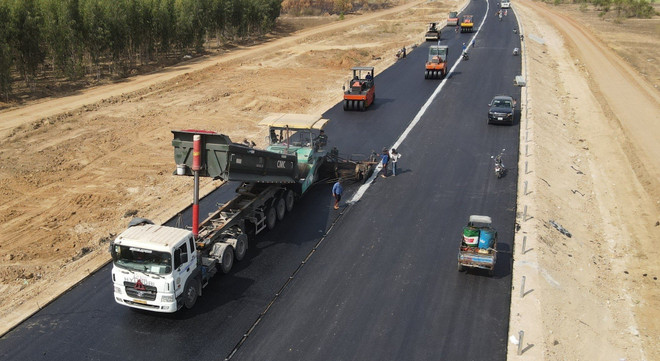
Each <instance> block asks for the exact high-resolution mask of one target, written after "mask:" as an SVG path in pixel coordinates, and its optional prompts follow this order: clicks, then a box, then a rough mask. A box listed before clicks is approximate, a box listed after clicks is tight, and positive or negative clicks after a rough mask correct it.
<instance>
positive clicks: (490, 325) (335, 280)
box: [0, 0, 520, 360]
mask: <svg viewBox="0 0 660 361" xmlns="http://www.w3.org/2000/svg"><path fill="white" fill-rule="evenodd" d="M495 11H496V8H495V2H491V6H490V10H489V18H488V20H487V21H486V22H485V25H484V27H483V28H482V31H481V32H480V33H479V35H478V37H477V39H476V48H475V49H471V50H470V55H471V57H470V60H468V61H463V62H461V63H460V64H459V66H458V67H456V69H455V72H454V73H452V74H450V77H449V78H448V79H447V81H446V84H445V85H444V88H443V90H442V92H440V93H439V95H438V97H437V98H436V100H435V101H434V102H433V103H432V104H431V105H430V106H429V107H428V110H427V111H426V113H425V115H424V116H423V117H422V118H421V120H420V122H419V123H418V124H417V126H416V127H415V128H414V129H413V130H412V131H411V132H410V134H409V135H408V137H407V138H406V139H405V140H404V141H403V143H402V144H401V146H400V147H399V151H400V153H401V154H402V155H403V156H402V158H401V160H400V174H399V175H397V176H396V177H389V178H387V179H383V178H380V177H379V178H377V179H376V181H375V182H374V184H373V185H372V186H371V188H370V189H369V190H368V191H367V192H366V193H365V195H364V197H362V199H361V200H360V201H359V202H358V203H356V204H353V205H350V206H348V205H345V204H344V205H343V207H342V209H340V211H334V210H332V207H331V205H332V200H331V197H330V184H319V185H317V186H315V187H314V188H312V190H311V191H310V192H309V193H308V194H306V195H305V196H304V197H302V198H301V199H300V200H299V201H298V203H297V204H296V207H295V209H294V210H293V212H292V213H290V214H289V215H287V217H286V218H285V220H284V221H282V222H281V223H280V224H278V226H277V227H276V228H275V229H274V230H273V231H270V232H266V233H264V234H262V235H259V236H258V237H257V238H256V240H255V241H254V242H253V243H252V244H251V245H250V250H249V252H248V256H247V257H246V259H245V260H243V261H242V262H240V263H236V264H235V266H234V269H233V270H232V272H231V273H230V274H229V275H223V276H218V277H216V278H214V279H213V280H212V281H211V283H210V284H209V286H208V287H206V288H205V289H204V291H203V296H202V297H201V298H200V299H199V300H198V304H197V305H196V306H195V308H193V309H192V310H182V311H180V312H178V313H176V314H173V315H164V314H158V313H151V312H142V311H135V310H132V309H129V308H127V307H123V306H120V305H117V304H116V303H115V302H114V299H113V294H112V284H111V280H110V265H108V266H106V267H104V268H102V269H101V270H100V271H99V272H96V273H95V274H93V275H91V276H90V277H88V278H87V279H85V280H84V281H82V282H81V283H80V284H79V285H78V286H76V287H74V288H73V289H71V290H70V291H69V292H67V293H65V294H64V295H63V296H61V297H59V298H58V299H57V300H55V301H54V302H52V303H51V304H49V305H47V306H46V307H44V308H43V309H42V310H41V311H39V312H38V313H36V314H35V315H34V316H32V317H31V318H29V319H28V320H26V321H25V322H23V323H22V324H21V325H19V326H18V327H16V328H15V329H14V330H12V331H10V332H9V333H7V334H6V335H4V336H3V337H2V338H0V359H2V360H5V359H6V360H146V359H149V360H188V359H191V360H192V359H194V360H222V359H225V358H227V357H228V356H230V355H231V359H232V360H504V359H506V348H507V343H506V340H507V332H508V319H509V300H510V297H511V292H510V289H511V262H512V259H511V253H510V252H511V249H512V239H513V234H514V225H515V213H516V203H515V196H516V179H517V176H518V171H517V168H516V164H517V162H518V135H519V122H518V119H519V117H518V118H517V122H516V124H515V125H514V126H513V127H511V126H493V125H487V124H486V119H487V118H486V112H487V104H488V102H489V100H490V98H491V97H492V96H493V95H496V94H511V95H513V96H514V98H517V99H520V92H519V90H518V89H517V88H515V87H514V86H513V84H512V81H513V78H514V76H515V75H516V74H519V73H520V59H519V57H514V56H512V54H511V52H512V50H513V48H514V47H520V46H519V40H518V36H517V34H514V33H513V29H514V28H515V27H516V25H515V24H516V22H515V18H514V16H513V11H509V13H508V16H507V17H505V18H504V20H503V21H502V22H499V21H497V18H496V17H495V16H494V15H493V13H494V12H495ZM465 13H472V14H474V15H475V25H478V24H480V22H481V19H482V18H483V16H484V15H485V13H486V2H485V1H478V0H475V1H472V2H471V3H470V5H469V6H468V8H467V9H466V11H465ZM470 37H471V35H470V34H460V33H459V34H456V33H454V32H453V28H446V29H444V30H443V40H442V43H443V44H446V45H449V47H450V65H452V66H453V64H454V62H455V61H456V60H457V58H458V56H459V54H460V50H461V44H462V43H463V42H468V41H469V40H468V39H469V38H470ZM428 45H430V43H425V44H422V45H421V46H420V47H418V48H417V49H415V50H413V51H411V52H409V54H408V57H407V58H406V59H403V60H400V61H398V62H397V63H396V64H394V65H393V66H392V67H391V68H389V69H387V70H385V71H384V72H383V73H381V74H379V75H378V76H377V77H376V103H375V104H374V105H373V107H371V108H370V109H368V110H367V111H366V112H344V111H343V110H342V109H341V107H340V105H337V106H335V107H334V108H332V109H331V110H329V111H328V112H327V113H326V114H325V115H324V116H326V117H327V118H329V119H331V122H330V123H329V124H328V126H327V127H326V133H327V134H328V135H329V137H330V145H331V146H332V145H334V146H337V147H338V148H339V149H340V151H341V152H342V153H344V154H348V153H369V152H370V151H371V150H376V151H379V150H380V149H382V148H383V147H386V146H390V145H391V144H393V143H394V142H395V141H396V140H397V139H398V137H399V135H400V134H401V133H402V132H403V130H404V129H405V128H406V127H407V126H408V124H409V123H410V121H411V120H412V119H413V117H414V116H415V114H416V113H417V112H418V111H419V109H420V108H421V107H422V105H423V104H424V103H425V102H426V100H427V99H428V97H429V96H430V95H431V93H432V92H433V91H434V90H435V88H436V87H437V86H438V84H440V80H426V79H424V70H423V68H424V65H423V64H424V61H425V59H426V51H427V47H428ZM392 56H393V54H392ZM347 76H348V71H347ZM338 91H340V89H338ZM502 148H506V153H505V157H504V162H505V165H506V166H507V167H508V168H509V173H508V174H507V176H506V177H504V178H502V179H496V178H495V176H494V174H493V165H492V160H491V159H490V155H494V154H497V153H498V152H499V151H500V150H501V149H502ZM173 167H174V166H173ZM191 183H192V182H191ZM357 186H358V185H350V184H349V185H347V188H348V192H347V193H348V194H347V195H346V196H345V198H344V199H345V200H348V199H349V198H350V195H351V193H352V192H354V191H355V190H356V189H357ZM232 191H233V190H232V189H231V187H222V188H220V189H219V190H218V191H217V192H215V193H213V194H212V195H210V196H208V197H207V198H205V199H204V200H203V202H202V204H201V207H202V214H205V213H208V212H210V211H211V210H212V209H213V207H214V206H215V204H216V203H217V202H223V201H225V200H227V199H229V197H231V194H232ZM191 194H192V187H191ZM470 214H485V215H490V216H491V217H492V218H493V221H494V225H495V227H496V228H497V229H498V231H499V244H498V251H499V256H498V263H497V267H496V269H495V275H494V276H493V277H488V276H487V274H486V273H482V272H463V273H459V272H457V270H456V253H457V250H458V242H459V241H460V235H461V230H462V227H463V225H464V224H465V222H466V221H467V218H468V216H469V215H470ZM190 218H191V217H190V215H189V214H188V213H183V215H182V218H181V219H182V220H183V221H185V222H186V223H188V222H189V220H190ZM175 222H176V219H174V220H172V223H175ZM331 226H332V227H331ZM330 227H331V228H330ZM328 229H330V230H329V231H328ZM320 240H322V242H321V243H320V245H319V246H318V248H316V250H315V251H314V252H313V253H312V254H311V256H310V252H312V250H313V249H314V247H315V246H316V245H317V244H318V243H319V241H320ZM308 256H309V258H308ZM305 259H307V261H306V263H305V264H304V265H303V266H301V262H302V261H303V260H305ZM292 275H295V277H293V278H291V279H290V277H291V276H292ZM289 280H290V281H289ZM287 282H288V283H287ZM285 284H286V287H284V288H283V286H284V285H285ZM278 293H279V297H275V295H276V294H278ZM269 305H270V307H268V306H269ZM265 310H267V312H265V313H264V311H265ZM257 320H258V321H259V322H257ZM246 334H248V336H247V337H244V335H246ZM239 345H240V347H237V346H239Z"/></svg>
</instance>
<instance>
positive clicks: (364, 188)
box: [346, 1, 489, 204]
mask: <svg viewBox="0 0 660 361" xmlns="http://www.w3.org/2000/svg"><path fill="white" fill-rule="evenodd" d="M488 9H489V6H488V1H486V14H485V15H484V18H483V19H482V20H481V24H479V29H477V32H476V33H474V36H472V38H470V42H469V43H468V45H467V49H469V48H470V46H472V41H473V40H474V39H475V38H476V37H477V35H479V32H480V31H481V27H482V26H483V25H484V22H485V21H486V18H487V17H488ZM462 60H463V57H461V56H459V57H458V61H456V63H454V66H452V67H451V69H450V70H449V73H448V74H447V76H446V77H445V78H444V79H442V82H440V85H438V87H437V88H435V91H433V94H431V96H430V97H429V99H428V100H427V101H426V103H424V105H423V106H422V107H421V108H420V109H419V112H417V115H415V117H414V118H413V120H412V121H411V122H410V124H409V125H408V127H407V128H406V130H404V131H403V133H401V135H400V136H399V139H397V140H396V142H394V144H392V146H391V147H389V148H388V149H392V148H398V147H399V146H400V145H401V143H403V141H404V140H405V139H406V137H408V134H410V132H411V131H412V130H413V128H415V126H416V125H417V123H419V120H420V119H422V116H423V115H424V114H425V113H426V110H427V109H428V108H429V106H430V105H431V103H432V102H433V101H434V100H435V98H436V97H437V96H438V94H440V91H441V90H442V88H443V87H444V86H445V82H446V81H447V79H449V78H451V75H452V73H454V69H456V67H457V66H458V64H460V62H461V61H462ZM382 168H383V167H382V166H381V164H380V163H378V166H376V169H375V170H374V173H373V174H372V175H371V177H369V179H367V181H366V182H364V184H363V185H361V186H360V188H358V190H357V192H355V194H354V195H353V197H352V198H351V200H349V201H348V202H346V203H348V204H353V203H355V202H357V201H359V200H360V199H361V198H362V196H363V195H364V193H365V192H366V191H367V189H369V187H371V184H372V183H373V181H374V179H376V177H378V173H380V171H381V170H382Z"/></svg>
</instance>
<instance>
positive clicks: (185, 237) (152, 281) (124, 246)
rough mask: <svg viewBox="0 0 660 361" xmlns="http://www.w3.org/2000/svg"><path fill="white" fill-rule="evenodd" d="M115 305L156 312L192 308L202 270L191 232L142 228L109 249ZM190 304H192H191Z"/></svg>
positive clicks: (130, 231)
mask: <svg viewBox="0 0 660 361" xmlns="http://www.w3.org/2000/svg"><path fill="white" fill-rule="evenodd" d="M110 253H111V255H112V282H113V285H114V296H115V301H116V302H117V303H119V304H121V305H125V306H129V307H134V308H139V309H144V310H149V311H157V312H176V311H177V310H178V309H180V308H181V307H182V306H184V305H188V306H190V307H192V304H194V303H195V301H196V299H197V296H199V295H200V294H201V285H200V282H201V271H200V269H201V267H200V262H199V258H198V257H197V251H196V249H195V243H194V241H193V236H192V232H190V231H188V230H185V229H181V228H174V227H166V226H157V225H153V224H142V225H137V226H133V227H129V228H128V229H126V230H125V231H124V232H122V233H121V234H120V235H119V236H117V238H116V239H115V240H114V241H113V242H112V243H111V245H110ZM191 301H192V302H191Z"/></svg>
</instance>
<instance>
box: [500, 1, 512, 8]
mask: <svg viewBox="0 0 660 361" xmlns="http://www.w3.org/2000/svg"><path fill="white" fill-rule="evenodd" d="M501 8H502V9H509V8H511V2H509V1H502V5H501Z"/></svg>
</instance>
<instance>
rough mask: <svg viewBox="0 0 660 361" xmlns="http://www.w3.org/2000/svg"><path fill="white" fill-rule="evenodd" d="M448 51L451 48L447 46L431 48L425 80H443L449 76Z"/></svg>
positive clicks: (432, 46)
mask: <svg viewBox="0 0 660 361" xmlns="http://www.w3.org/2000/svg"><path fill="white" fill-rule="evenodd" d="M448 51H449V47H448V46H446V45H431V46H430V47H429V56H428V58H427V60H426V69H425V70H424V79H441V78H444V77H445V76H447V54H448Z"/></svg>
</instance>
